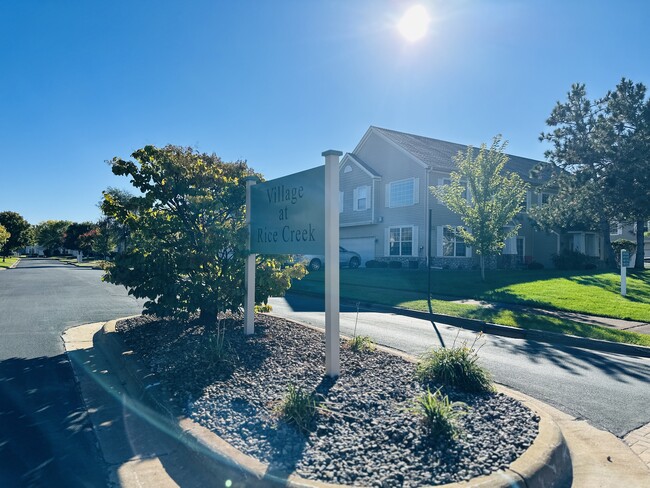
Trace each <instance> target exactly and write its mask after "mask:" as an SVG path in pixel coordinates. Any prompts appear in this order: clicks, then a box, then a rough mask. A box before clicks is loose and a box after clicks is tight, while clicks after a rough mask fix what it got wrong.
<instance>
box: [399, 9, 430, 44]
mask: <svg viewBox="0 0 650 488" xmlns="http://www.w3.org/2000/svg"><path fill="white" fill-rule="evenodd" d="M429 22H431V19H430V18H429V13H428V12H427V9H425V8H424V7H423V6H422V5H414V6H413V7H411V8H409V9H408V10H407V11H406V13H405V14H404V16H403V17H402V18H401V20H400V21H399V24H397V28H398V29H399V31H400V33H401V34H402V35H403V36H404V38H405V39H406V40H407V41H410V42H415V41H417V40H419V39H422V37H424V35H425V34H426V33H427V29H428V28H429Z"/></svg>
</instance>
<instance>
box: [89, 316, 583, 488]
mask: <svg viewBox="0 0 650 488" xmlns="http://www.w3.org/2000/svg"><path fill="white" fill-rule="evenodd" d="M118 320H121V319H118ZM118 320H113V321H110V322H107V323H106V324H104V327H103V329H101V330H100V331H99V332H98V333H97V334H96V335H95V338H94V343H95V345H96V347H98V348H99V349H100V350H101V352H102V353H103V354H104V356H105V357H106V358H107V359H108V361H109V363H110V364H111V365H112V366H113V368H114V369H115V371H116V373H117V374H118V376H119V377H120V379H121V380H122V382H123V384H124V385H125V387H126V389H127V391H128V392H129V394H130V395H131V396H132V398H135V399H136V400H139V401H142V402H144V403H145V404H146V405H149V406H151V407H152V408H153V409H154V410H156V411H158V412H159V413H160V414H161V416H162V417H163V420H162V422H164V424H165V426H166V428H169V429H172V430H175V431H176V432H177V436H178V437H180V438H182V439H183V440H184V442H185V444H186V445H188V446H189V447H190V448H192V449H193V450H194V451H195V452H196V454H197V455H198V456H200V457H202V458H203V459H204V460H205V461H206V463H205V466H206V468H207V469H211V470H213V471H215V472H219V473H220V475H223V473H224V471H227V472H229V473H232V476H233V478H235V479H242V478H243V480H245V482H246V484H247V486H269V485H275V486H289V487H301V488H302V487H318V488H325V487H341V486H342V485H335V484H330V483H323V482H318V481H312V480H306V479H304V478H301V477H299V476H296V475H294V474H290V473H283V472H271V471H269V469H268V465H266V464H264V463H262V462H260V461H258V460H257V459H254V458H253V457H251V456H248V455H246V454H244V453H242V452H240V451H239V450H237V449H235V448H234V447H233V446H231V445H230V444H228V443H227V442H226V441H224V440H223V439H221V438H220V437H219V436H217V435H216V434H214V433H213V432H212V431H210V430H208V429H206V428H205V427H203V426H201V425H199V424H197V423H196V422H194V421H192V420H191V419H189V418H187V417H184V416H183V415H181V414H178V413H177V412H175V411H174V408H173V407H172V403H171V401H170V396H169V395H168V394H167V392H165V390H164V389H163V388H162V386H161V385H160V383H159V382H157V381H156V378H155V376H154V375H153V374H152V373H150V372H149V371H148V370H147V369H146V368H145V367H144V366H143V365H142V364H141V363H140V362H139V361H138V359H137V358H136V357H134V356H133V352H132V351H128V350H126V348H125V346H124V344H123V342H122V340H121V339H120V338H119V336H118V334H117V333H116V332H115V324H116V323H117V321H118ZM300 325H303V326H304V324H300ZM310 328H312V327H310ZM315 330H318V331H319V332H320V333H322V331H321V330H320V329H315ZM379 348H380V349H382V350H384V351H386V352H389V353H391V354H397V355H399V356H401V357H403V358H405V359H407V360H409V361H415V358H414V357H412V356H409V355H407V354H405V353H402V352H400V351H395V350H393V349H390V348H387V347H383V346H379ZM498 388H499V390H500V391H501V392H503V393H506V394H510V393H511V390H508V389H507V388H503V387H498ZM517 399H518V400H520V401H522V402H523V403H525V404H527V406H528V407H529V408H531V409H532V410H533V411H535V412H536V413H537V414H538V415H539V416H540V424H539V434H538V436H537V438H536V439H535V441H534V443H533V445H532V446H531V447H530V448H528V450H526V452H524V454H523V455H522V456H520V457H519V458H518V459H517V460H516V461H515V462H513V463H512V465H511V466H510V468H509V469H506V470H505V471H498V472H496V473H493V474H491V475H489V476H481V477H478V478H474V479H473V480H470V481H468V482H462V483H452V484H447V485H441V486H443V487H445V488H470V487H471V488H479V487H480V488H512V487H522V488H525V487H544V488H553V487H564V486H569V484H570V479H571V472H572V467H571V457H570V455H569V451H568V448H567V445H566V443H565V440H564V437H563V435H562V432H561V430H560V428H559V427H558V425H557V424H556V423H555V422H554V421H553V420H552V418H551V417H550V416H549V415H547V414H546V412H545V410H544V408H540V407H541V406H543V404H541V403H540V402H538V401H536V400H534V399H532V398H530V397H527V396H526V395H523V394H521V393H517ZM527 400H529V401H527Z"/></svg>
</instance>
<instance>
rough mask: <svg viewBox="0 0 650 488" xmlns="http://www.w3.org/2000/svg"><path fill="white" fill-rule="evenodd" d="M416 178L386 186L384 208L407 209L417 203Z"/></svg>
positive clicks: (417, 180)
mask: <svg viewBox="0 0 650 488" xmlns="http://www.w3.org/2000/svg"><path fill="white" fill-rule="evenodd" d="M418 182H419V179H418V178H409V179H406V180H399V181H393V182H391V183H388V184H387V185H386V206H387V207H391V208H392V207H407V206H409V205H413V204H415V203H418V191H419V190H418Z"/></svg>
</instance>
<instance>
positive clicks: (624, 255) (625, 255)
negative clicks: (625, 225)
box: [621, 249, 630, 268]
mask: <svg viewBox="0 0 650 488" xmlns="http://www.w3.org/2000/svg"><path fill="white" fill-rule="evenodd" d="M621 266H623V267H625V268H628V267H629V266H630V253H629V252H628V251H626V250H625V249H621Z"/></svg>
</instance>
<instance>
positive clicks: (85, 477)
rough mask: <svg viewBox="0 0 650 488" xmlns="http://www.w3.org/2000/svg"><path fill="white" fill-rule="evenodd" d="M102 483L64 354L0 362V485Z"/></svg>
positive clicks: (89, 430)
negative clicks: (72, 468) (72, 467)
mask: <svg viewBox="0 0 650 488" xmlns="http://www.w3.org/2000/svg"><path fill="white" fill-rule="evenodd" d="M71 466H74V467H75V469H74V470H71V469H70V467H71ZM105 484H106V480H105V478H104V468H103V463H102V462H101V461H100V458H99V454H98V452H97V449H96V447H95V443H94V435H93V433H92V427H91V425H90V422H89V420H88V418H87V412H86V410H85V408H83V406H82V405H81V404H80V403H79V400H78V399H77V391H76V388H75V382H74V378H73V375H72V371H71V368H70V363H69V362H68V360H67V358H66V356H65V355H58V356H54V357H38V358H34V359H22V358H10V359H7V360H4V361H1V362H0V486H7V487H9V486H61V487H76V486H84V487H85V486H105Z"/></svg>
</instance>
